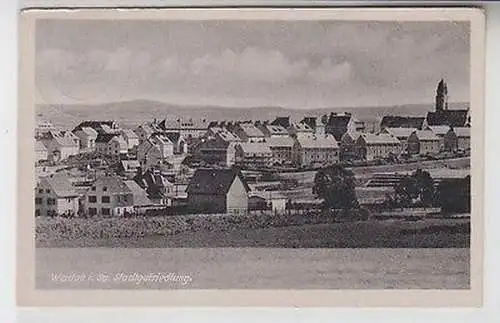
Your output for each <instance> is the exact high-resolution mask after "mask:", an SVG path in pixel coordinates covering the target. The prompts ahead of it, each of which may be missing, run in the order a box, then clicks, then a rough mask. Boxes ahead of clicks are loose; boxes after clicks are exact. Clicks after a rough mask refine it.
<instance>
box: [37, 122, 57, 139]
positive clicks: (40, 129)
mask: <svg viewBox="0 0 500 323" xmlns="http://www.w3.org/2000/svg"><path fill="white" fill-rule="evenodd" d="M51 130H57V129H56V127H54V125H53V124H52V123H50V122H48V121H37V123H36V125H35V138H40V137H43V136H44V135H46V134H47V133H48V132H49V131H51Z"/></svg>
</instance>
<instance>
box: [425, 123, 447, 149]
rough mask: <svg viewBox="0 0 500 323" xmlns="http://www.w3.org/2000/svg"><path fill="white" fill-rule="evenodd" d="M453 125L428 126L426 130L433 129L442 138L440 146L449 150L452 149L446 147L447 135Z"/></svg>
mask: <svg viewBox="0 0 500 323" xmlns="http://www.w3.org/2000/svg"><path fill="white" fill-rule="evenodd" d="M450 129H451V127H450V126H428V127H427V128H426V130H431V131H432V132H433V133H434V134H435V135H436V136H438V137H439V139H440V144H439V145H440V147H441V150H445V151H449V150H451V149H447V148H446V147H445V140H444V139H445V136H446V134H447V133H448V131H450Z"/></svg>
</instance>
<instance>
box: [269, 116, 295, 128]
mask: <svg viewBox="0 0 500 323" xmlns="http://www.w3.org/2000/svg"><path fill="white" fill-rule="evenodd" d="M271 125H272V126H280V127H283V128H285V129H288V128H289V127H290V125H291V124H290V117H276V119H274V120H273V122H271Z"/></svg>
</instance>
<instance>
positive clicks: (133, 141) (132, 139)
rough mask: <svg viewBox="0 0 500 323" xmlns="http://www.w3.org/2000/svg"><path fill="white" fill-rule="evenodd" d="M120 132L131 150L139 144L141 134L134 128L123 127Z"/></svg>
mask: <svg viewBox="0 0 500 323" xmlns="http://www.w3.org/2000/svg"><path fill="white" fill-rule="evenodd" d="M120 134H121V136H122V137H123V139H124V140H125V142H126V143H127V148H128V149H129V150H131V149H134V148H135V147H137V146H139V136H138V135H137V134H136V133H135V132H134V131H133V130H132V129H122V130H121V131H120Z"/></svg>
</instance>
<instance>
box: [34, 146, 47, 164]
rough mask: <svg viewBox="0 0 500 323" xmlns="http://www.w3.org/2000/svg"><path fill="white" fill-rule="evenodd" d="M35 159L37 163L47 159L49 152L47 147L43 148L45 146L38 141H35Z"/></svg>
mask: <svg viewBox="0 0 500 323" xmlns="http://www.w3.org/2000/svg"><path fill="white" fill-rule="evenodd" d="M35 158H36V159H35V161H36V162H37V163H38V162H40V161H43V160H48V159H49V151H48V149H47V147H45V145H44V144H43V143H42V142H41V141H39V140H35Z"/></svg>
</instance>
